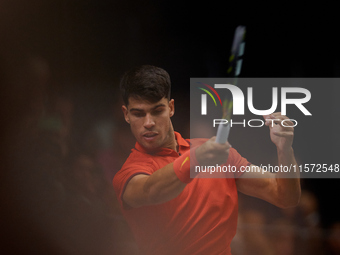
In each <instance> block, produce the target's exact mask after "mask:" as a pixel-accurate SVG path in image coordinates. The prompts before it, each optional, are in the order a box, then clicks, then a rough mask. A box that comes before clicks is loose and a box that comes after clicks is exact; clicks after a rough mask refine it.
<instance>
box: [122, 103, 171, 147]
mask: <svg viewBox="0 0 340 255" xmlns="http://www.w3.org/2000/svg"><path fill="white" fill-rule="evenodd" d="M122 110H123V112H124V117H125V120H126V121H127V122H128V123H129V124H130V126H131V131H132V133H133V135H134V136H135V138H136V140H137V141H138V143H139V144H140V145H142V146H143V147H144V148H145V149H146V150H147V151H150V152H155V151H157V150H159V149H160V148H165V147H166V148H173V146H174V144H173V143H174V139H173V129H172V124H171V120H170V117H172V116H173V115H174V110H175V108H174V100H173V99H171V100H170V101H168V99H167V98H162V99H161V100H160V101H158V102H156V103H150V102H148V101H146V100H143V99H136V98H133V97H130V98H129V105H128V106H125V105H123V106H122Z"/></svg>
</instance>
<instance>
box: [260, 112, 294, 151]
mask: <svg viewBox="0 0 340 255" xmlns="http://www.w3.org/2000/svg"><path fill="white" fill-rule="evenodd" d="M263 118H264V119H265V120H266V122H265V125H266V126H268V127H269V130H270V138H271V140H272V142H273V143H274V144H275V145H276V147H277V149H278V150H280V151H286V150H289V149H291V148H292V145H293V138H294V128H293V126H294V123H293V122H291V121H290V120H289V118H288V117H287V116H284V115H281V112H276V113H272V114H270V115H264V116H263ZM282 121H284V122H283V123H282ZM282 124H283V125H282Z"/></svg>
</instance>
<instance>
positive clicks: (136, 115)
mask: <svg viewBox="0 0 340 255" xmlns="http://www.w3.org/2000/svg"><path fill="white" fill-rule="evenodd" d="M133 115H134V116H135V117H137V118H141V117H143V116H144V115H145V114H144V113H141V112H136V113H134V114H133Z"/></svg>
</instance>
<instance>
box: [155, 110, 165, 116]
mask: <svg viewBox="0 0 340 255" xmlns="http://www.w3.org/2000/svg"><path fill="white" fill-rule="evenodd" d="M162 112H163V110H156V111H154V112H153V114H154V115H159V114H161V113H162Z"/></svg>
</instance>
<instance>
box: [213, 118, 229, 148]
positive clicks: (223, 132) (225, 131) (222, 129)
mask: <svg viewBox="0 0 340 255" xmlns="http://www.w3.org/2000/svg"><path fill="white" fill-rule="evenodd" d="M229 131H230V125H229V122H228V123H227V124H220V125H219V126H218V128H217V135H216V142H217V143H225V142H226V141H228V136H229Z"/></svg>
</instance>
